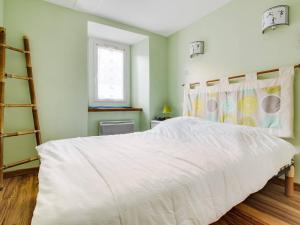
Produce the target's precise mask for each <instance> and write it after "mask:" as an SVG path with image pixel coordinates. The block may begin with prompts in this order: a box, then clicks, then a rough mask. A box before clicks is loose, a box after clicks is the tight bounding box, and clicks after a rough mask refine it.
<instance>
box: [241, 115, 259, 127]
mask: <svg viewBox="0 0 300 225" xmlns="http://www.w3.org/2000/svg"><path fill="white" fill-rule="evenodd" d="M240 124H241V125H245V126H251V127H255V126H256V122H255V120H254V119H253V118H251V117H243V118H241V121H240Z"/></svg>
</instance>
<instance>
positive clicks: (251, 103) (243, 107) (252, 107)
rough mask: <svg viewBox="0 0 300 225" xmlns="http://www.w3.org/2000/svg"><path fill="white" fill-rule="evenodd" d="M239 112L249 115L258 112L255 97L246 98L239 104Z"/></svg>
mask: <svg viewBox="0 0 300 225" xmlns="http://www.w3.org/2000/svg"><path fill="white" fill-rule="evenodd" d="M238 108H239V111H240V112H241V113H243V114H246V115H249V114H253V113H255V112H256V111H257V99H256V97H255V96H245V97H243V98H242V99H241V100H240V101H239V103H238Z"/></svg>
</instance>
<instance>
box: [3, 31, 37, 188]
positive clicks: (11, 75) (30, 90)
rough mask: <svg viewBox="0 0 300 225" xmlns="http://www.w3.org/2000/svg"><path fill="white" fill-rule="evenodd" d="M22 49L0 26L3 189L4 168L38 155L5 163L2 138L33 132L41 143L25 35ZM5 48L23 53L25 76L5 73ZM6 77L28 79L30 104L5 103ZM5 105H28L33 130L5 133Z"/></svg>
mask: <svg viewBox="0 0 300 225" xmlns="http://www.w3.org/2000/svg"><path fill="white" fill-rule="evenodd" d="M23 43H24V50H23V49H18V48H14V47H11V46H9V45H7V44H6V31H5V28H3V27H0V190H2V189H3V172H4V170H6V169H9V168H12V167H15V166H19V165H22V164H25V163H29V162H32V161H36V160H39V157H38V156H35V157H31V158H29V159H25V160H21V161H18V162H15V163H10V164H7V165H4V164H3V158H4V157H3V153H4V151H3V149H4V138H7V137H14V136H20V135H28V134H35V138H36V144H37V145H40V144H41V143H42V140H41V133H40V124H39V118H38V111H37V106H36V97H35V89H34V83H33V73H32V66H31V57H30V46H29V40H28V38H27V37H26V36H24V37H23ZM6 49H9V50H12V51H16V52H19V53H22V54H24V55H25V60H26V68H27V76H20V75H16V74H7V73H6V72H5V51H6ZM6 79H18V80H23V81H28V84H29V92H30V99H31V103H30V104H6V103H5V102H4V94H5V81H6ZM6 107H30V108H31V109H32V115H33V122H34V129H33V130H24V131H18V132H11V133H5V132H4V110H5V108H6Z"/></svg>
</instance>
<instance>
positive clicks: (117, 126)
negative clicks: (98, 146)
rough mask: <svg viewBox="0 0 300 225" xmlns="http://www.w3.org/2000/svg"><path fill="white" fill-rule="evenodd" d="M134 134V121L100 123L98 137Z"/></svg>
mask: <svg viewBox="0 0 300 225" xmlns="http://www.w3.org/2000/svg"><path fill="white" fill-rule="evenodd" d="M132 132H134V121H133V120H124V121H101V122H100V124H99V135H112V134H127V133H132Z"/></svg>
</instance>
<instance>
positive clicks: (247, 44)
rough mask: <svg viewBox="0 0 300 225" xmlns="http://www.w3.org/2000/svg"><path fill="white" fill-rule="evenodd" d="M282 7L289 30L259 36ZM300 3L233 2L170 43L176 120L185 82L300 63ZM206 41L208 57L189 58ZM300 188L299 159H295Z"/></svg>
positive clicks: (299, 121) (299, 109)
mask: <svg viewBox="0 0 300 225" xmlns="http://www.w3.org/2000/svg"><path fill="white" fill-rule="evenodd" d="M278 4H287V5H289V6H290V23H291V24H290V26H282V27H278V29H276V30H275V31H268V32H266V33H265V34H262V33H261V17H262V13H263V12H264V11H265V10H266V9H267V8H269V7H272V6H274V5H278ZM299 12H300V1H295V0H264V1H261V0H251V1H249V0H233V1H232V2H231V3H229V4H228V5H225V6H224V7H222V8H220V9H219V10H217V11H215V12H213V13H212V14H210V15H208V16H206V17H204V18H202V19H201V20H199V21H198V22H196V23H194V24H192V25H191V26H189V27H187V28H185V29H183V30H181V31H179V32H177V33H176V34H174V35H172V36H171V37H169V46H168V47H169V48H168V58H169V67H168V68H169V74H168V78H169V82H168V84H169V86H168V88H169V99H170V102H171V104H172V107H173V109H175V112H176V114H177V115H180V114H181V106H182V93H183V90H182V87H181V84H182V83H183V82H184V80H185V79H187V78H188V79H190V80H193V79H197V80H208V79H212V78H219V77H221V76H225V75H230V74H232V75H234V74H240V73H245V72H247V71H250V72H251V71H257V70H263V69H270V68H277V67H280V66H286V65H294V64H299V63H300V38H299V37H300V36H299V35H300V13H299ZM196 40H204V41H205V54H204V55H200V56H198V57H195V58H193V59H190V58H189V54H188V50H189V48H188V47H189V42H192V41H196ZM299 76H300V71H299V70H297V74H296V84H295V89H296V90H295V95H296V96H295V99H296V101H295V103H296V110H295V116H296V118H295V126H296V128H295V131H296V138H295V139H294V140H291V142H292V143H294V144H295V145H296V146H297V147H298V148H300V118H299V114H300V104H299V99H300V91H299V88H297V87H299V86H300V77H299ZM297 167H298V168H297V178H298V182H300V157H297Z"/></svg>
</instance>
